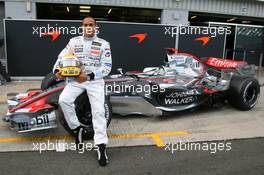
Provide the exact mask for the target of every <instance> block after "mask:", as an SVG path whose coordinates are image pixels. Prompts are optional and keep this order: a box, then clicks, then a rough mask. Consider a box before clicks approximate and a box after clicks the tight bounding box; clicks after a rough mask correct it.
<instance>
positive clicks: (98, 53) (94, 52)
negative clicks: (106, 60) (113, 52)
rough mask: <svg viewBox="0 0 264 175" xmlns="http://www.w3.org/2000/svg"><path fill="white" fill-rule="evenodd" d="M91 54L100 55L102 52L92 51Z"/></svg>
mask: <svg viewBox="0 0 264 175" xmlns="http://www.w3.org/2000/svg"><path fill="white" fill-rule="evenodd" d="M90 54H92V55H100V54H101V51H99V50H91V51H90Z"/></svg>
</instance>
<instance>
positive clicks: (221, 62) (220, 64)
mask: <svg viewBox="0 0 264 175" xmlns="http://www.w3.org/2000/svg"><path fill="white" fill-rule="evenodd" d="M244 63H245V62H243V61H232V60H225V59H221V58H214V57H210V58H209V59H208V60H207V61H206V64H207V65H209V66H213V67H216V68H226V69H228V68H229V69H234V68H236V67H237V66H238V64H244Z"/></svg>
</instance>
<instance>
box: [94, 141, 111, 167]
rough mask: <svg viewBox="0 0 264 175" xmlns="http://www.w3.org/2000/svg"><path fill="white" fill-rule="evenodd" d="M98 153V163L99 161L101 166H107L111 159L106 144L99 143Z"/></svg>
mask: <svg viewBox="0 0 264 175" xmlns="http://www.w3.org/2000/svg"><path fill="white" fill-rule="evenodd" d="M97 154H98V163H99V165H100V166H106V165H107V164H108V163H109V161H108V157H107V155H106V147H105V144H100V145H98V150H97Z"/></svg>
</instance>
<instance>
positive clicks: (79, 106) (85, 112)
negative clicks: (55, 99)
mask: <svg viewBox="0 0 264 175" xmlns="http://www.w3.org/2000/svg"><path fill="white" fill-rule="evenodd" d="M74 103H75V111H76V115H77V117H78V119H79V121H80V123H81V125H82V126H84V127H85V132H84V139H85V140H88V139H91V138H93V135H94V130H93V124H92V113H91V106H90V102H89V99H88V96H87V94H86V92H83V93H82V94H81V95H79V96H78V97H77V98H76V100H75V102H74ZM57 116H58V118H59V121H60V123H61V125H62V126H63V127H64V128H65V130H66V131H67V132H68V133H69V134H70V135H72V136H74V133H73V132H72V130H71V129H70V127H69V125H68V123H67V122H66V120H65V118H64V114H63V112H62V110H61V108H60V107H59V109H58V110H57ZM105 118H106V121H107V126H109V124H110V122H111V119H112V107H111V104H110V99H109V97H106V98H105Z"/></svg>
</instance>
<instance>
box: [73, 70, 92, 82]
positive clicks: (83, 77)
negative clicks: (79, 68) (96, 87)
mask: <svg viewBox="0 0 264 175" xmlns="http://www.w3.org/2000/svg"><path fill="white" fill-rule="evenodd" d="M75 79H76V81H77V82H78V83H83V82H85V81H88V80H90V77H89V76H87V75H86V73H85V72H82V73H81V74H80V75H79V76H78V77H76V78H75Z"/></svg>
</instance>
